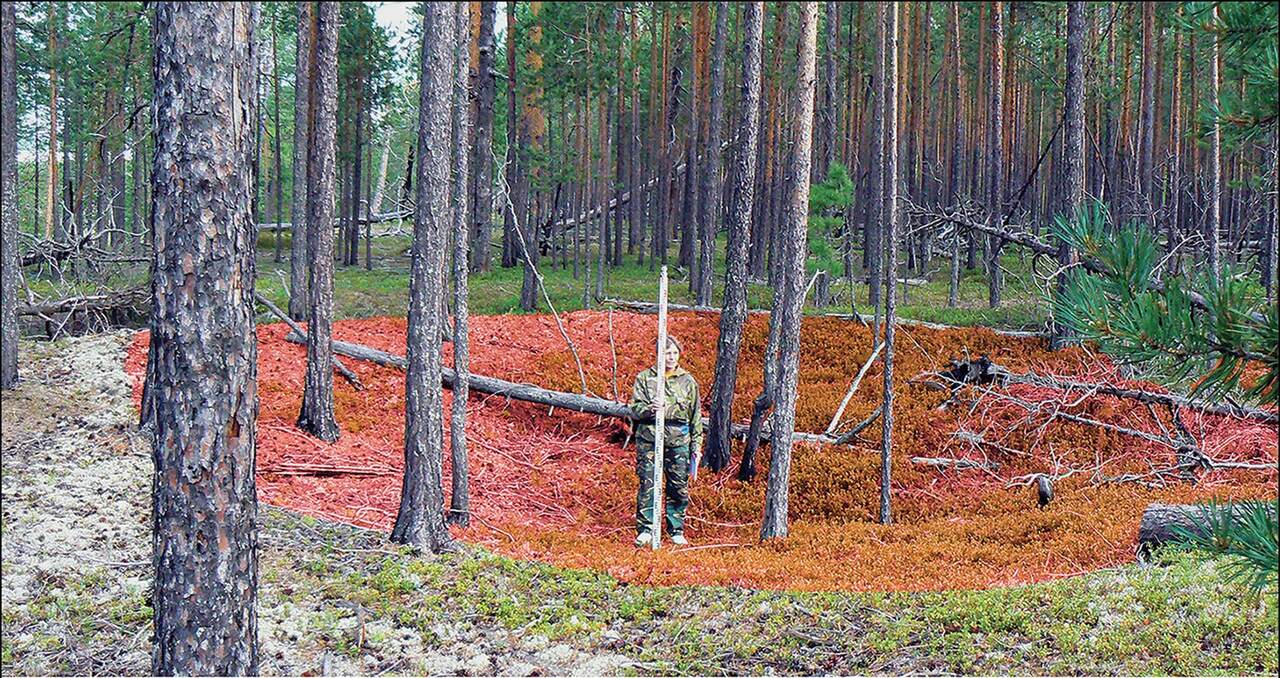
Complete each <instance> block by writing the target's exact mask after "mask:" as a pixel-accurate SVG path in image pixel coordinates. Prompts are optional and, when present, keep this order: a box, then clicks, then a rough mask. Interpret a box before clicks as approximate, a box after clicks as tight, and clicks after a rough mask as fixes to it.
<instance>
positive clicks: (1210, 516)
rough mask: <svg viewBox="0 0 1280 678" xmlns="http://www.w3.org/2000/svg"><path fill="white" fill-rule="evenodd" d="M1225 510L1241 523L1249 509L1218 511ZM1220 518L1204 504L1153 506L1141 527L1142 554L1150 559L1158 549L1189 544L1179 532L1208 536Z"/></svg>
mask: <svg viewBox="0 0 1280 678" xmlns="http://www.w3.org/2000/svg"><path fill="white" fill-rule="evenodd" d="M1269 507H1270V509H1271V512H1272V514H1273V515H1274V514H1275V504H1274V503H1271V504H1269ZM1223 509H1225V510H1229V511H1231V513H1232V514H1233V518H1236V519H1238V518H1240V517H1242V516H1243V515H1244V514H1245V511H1246V509H1247V506H1246V505H1245V504H1239V503H1234V504H1225V505H1221V506H1219V507H1218V510H1223ZM1217 518H1218V516H1216V515H1214V513H1213V512H1212V509H1211V508H1210V507H1209V506H1206V505H1203V504H1150V505H1148V506H1147V509H1146V510H1145V511H1143V512H1142V522H1141V524H1139V525H1138V552H1139V553H1141V554H1143V555H1149V554H1150V553H1151V551H1152V549H1154V548H1155V547H1157V546H1162V545H1164V544H1169V543H1176V542H1183V541H1186V538H1185V537H1184V536H1182V535H1181V534H1179V529H1184V530H1187V531H1188V532H1190V533H1192V534H1195V535H1199V536H1202V537H1203V536H1206V535H1207V527H1208V526H1209V525H1211V524H1213V523H1214V522H1215V519H1217Z"/></svg>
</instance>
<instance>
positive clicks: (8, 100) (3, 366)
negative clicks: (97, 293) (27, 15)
mask: <svg viewBox="0 0 1280 678" xmlns="http://www.w3.org/2000/svg"><path fill="white" fill-rule="evenodd" d="M16 25H17V13H16V3H12V2H10V3H5V4H4V6H3V7H0V127H3V128H4V129H6V130H16V129H18V80H17V63H18V60H17V41H16V39H15V37H14V35H15V30H16ZM32 164H33V165H35V166H37V167H38V166H39V163H38V162H36V163H32ZM39 181H40V180H39V178H37V179H36V180H35V183H36V186H37V191H38V190H39V188H38V186H39ZM49 198H50V199H49V203H50V204H52V203H53V194H52V193H51V194H49ZM39 202H40V197H39V196H38V195H37V196H36V203H39ZM0 219H3V226H2V229H3V230H0V389H9V388H13V387H14V386H15V385H17V383H18V316H17V310H16V309H17V303H18V266H20V265H21V264H20V263H19V259H18V135H17V134H12V133H10V134H5V135H4V138H3V139H0Z"/></svg>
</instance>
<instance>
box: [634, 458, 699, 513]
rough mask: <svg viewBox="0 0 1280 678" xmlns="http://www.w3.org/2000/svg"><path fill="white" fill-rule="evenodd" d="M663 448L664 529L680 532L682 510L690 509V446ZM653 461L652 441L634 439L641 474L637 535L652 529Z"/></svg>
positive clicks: (637, 469)
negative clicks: (664, 449) (664, 478)
mask: <svg viewBox="0 0 1280 678" xmlns="http://www.w3.org/2000/svg"><path fill="white" fill-rule="evenodd" d="M664 447H666V451H665V452H664V453H663V455H662V469H663V471H664V474H663V475H664V476H665V477H666V483H665V491H664V495H665V499H666V511H665V513H666V530H667V534H682V533H683V532H684V513H685V510H687V509H688V508H689V446H688V445H687V444H686V445H679V446H670V445H664ZM653 463H654V450H653V441H652V440H648V441H646V440H637V441H636V475H638V476H639V477H640V489H639V491H638V492H636V534H640V533H641V532H651V531H652V530H653Z"/></svg>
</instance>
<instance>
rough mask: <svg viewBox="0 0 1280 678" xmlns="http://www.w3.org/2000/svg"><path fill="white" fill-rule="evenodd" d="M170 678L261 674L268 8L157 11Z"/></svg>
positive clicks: (172, 6)
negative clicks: (261, 286)
mask: <svg viewBox="0 0 1280 678" xmlns="http://www.w3.org/2000/svg"><path fill="white" fill-rule="evenodd" d="M154 17H155V18H154V24H153V26H154V28H153V35H154V44H155V65H154V69H153V73H154V75H155V81H154V84H155V89H154V91H155V104H154V108H153V111H154V119H155V127H156V134H155V139H156V153H155V169H154V171H153V173H152V189H153V192H152V200H153V203H152V209H153V215H154V217H153V218H154V225H155V229H156V238H155V259H154V264H155V270H156V273H157V282H156V283H155V285H154V288H153V289H154V297H153V300H152V301H153V310H152V322H151V345H152V347H153V348H154V351H153V352H152V357H153V359H154V360H155V368H154V370H152V371H153V374H154V382H153V384H152V387H153V391H154V393H153V396H152V398H153V401H152V402H153V406H154V420H155V435H154V437H153V438H152V441H153V442H152V458H153V459H154V460H155V473H154V475H153V481H154V482H153V483H152V488H153V491H154V511H153V519H152V524H153V528H154V539H153V546H154V552H153V564H154V567H155V590H154V592H153V594H152V596H151V605H152V607H153V609H154V626H155V628H154V631H155V641H154V649H153V651H152V659H151V672H152V673H153V674H156V675H179V674H185V675H192V674H203V675H253V674H256V673H257V672H258V654H257V638H256V636H257V617H256V615H255V613H254V600H255V597H256V588H257V580H258V561H257V540H258V537H257V528H256V523H257V514H258V509H257V497H256V490H255V488H254V472H253V471H254V453H255V445H254V432H255V426H256V419H257V411H258V398H257V357H258V356H257V354H258V348H257V338H256V335H255V333H254V303H253V294H254V292H253V289H254V250H255V246H256V236H257V224H256V223H254V221H253V214H252V213H251V212H250V208H249V206H250V202H251V195H252V193H253V190H254V188H253V187H254V184H255V181H254V180H255V177H254V176H253V172H252V167H253V153H254V147H253V135H254V129H253V125H252V121H253V120H254V119H255V110H254V105H255V98H256V96H255V94H254V93H255V92H256V90H257V80H258V71H257V67H258V59H257V56H258V55H257V41H256V39H255V37H256V36H255V35H254V33H255V30H256V26H257V23H258V10H257V5H256V4H250V5H240V4H235V3H185V2H162V3H159V4H157V6H156V9H155V14H154Z"/></svg>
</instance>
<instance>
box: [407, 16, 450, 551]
mask: <svg viewBox="0 0 1280 678" xmlns="http://www.w3.org/2000/svg"><path fill="white" fill-rule="evenodd" d="M458 7H459V6H458V5H453V4H448V3H428V4H427V5H426V12H425V15H424V16H423V21H422V75H421V83H422V85H421V87H420V88H419V91H420V92H421V95H420V97H421V98H420V99H419V107H418V194H417V213H416V214H415V215H414V219H413V263H412V267H411V269H410V274H409V329H408V361H407V362H408V368H407V370H406V372H407V374H406V377H405V434H404V481H403V484H402V485H401V489H400V510H399V513H398V514H397V515H396V523H395V527H394V528H393V529H392V531H391V540H392V541H395V542H397V543H401V544H409V545H412V546H415V547H417V548H420V549H427V550H431V551H440V550H443V549H447V548H449V546H450V544H451V543H452V539H451V538H450V536H449V531H448V529H446V528H445V524H444V487H443V475H444V469H443V466H444V449H443V448H444V417H443V411H442V410H443V402H442V401H443V396H442V394H441V390H440V389H441V387H440V376H441V371H442V370H441V368H442V365H441V358H440V335H441V331H442V328H443V327H444V324H445V322H446V318H445V314H444V306H443V305H442V304H440V303H439V300H440V299H441V298H442V297H443V296H444V294H445V289H444V264H445V256H444V249H445V241H446V232H447V231H446V229H448V228H449V226H450V223H451V222H450V217H451V214H450V210H449V209H447V208H446V209H440V207H441V206H444V205H448V204H449V161H450V153H449V141H450V139H449V136H450V134H449V132H450V129H449V127H450V126H449V123H450V113H451V111H452V98H453V97H452V95H451V94H452V89H453V86H452V82H453V65H454V57H453V43H452V41H453V38H454V35H453V32H454V14H455V12H456V11H458V9H457V8H458Z"/></svg>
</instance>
